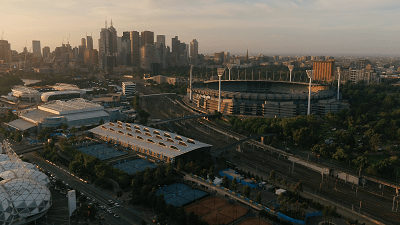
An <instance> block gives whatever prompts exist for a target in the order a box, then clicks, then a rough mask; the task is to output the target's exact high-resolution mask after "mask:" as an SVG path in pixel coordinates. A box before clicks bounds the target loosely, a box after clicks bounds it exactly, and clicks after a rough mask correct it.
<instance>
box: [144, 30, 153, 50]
mask: <svg viewBox="0 0 400 225" xmlns="http://www.w3.org/2000/svg"><path fill="white" fill-rule="evenodd" d="M141 37H142V46H146V44H151V45H154V32H152V31H147V30H146V31H142V35H141Z"/></svg>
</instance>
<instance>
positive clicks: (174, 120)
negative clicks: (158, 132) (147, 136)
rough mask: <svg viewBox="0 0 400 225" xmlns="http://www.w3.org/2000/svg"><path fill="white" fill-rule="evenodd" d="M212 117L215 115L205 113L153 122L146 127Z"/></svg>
mask: <svg viewBox="0 0 400 225" xmlns="http://www.w3.org/2000/svg"><path fill="white" fill-rule="evenodd" d="M210 116H215V114H205V113H204V114H198V115H190V116H183V117H177V118H173V119H167V120H161V121H153V122H150V123H148V124H147V125H146V126H150V125H158V124H164V123H170V122H177V121H181V120H188V119H195V118H201V117H210Z"/></svg>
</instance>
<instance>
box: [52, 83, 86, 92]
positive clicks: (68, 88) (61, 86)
mask: <svg viewBox="0 0 400 225" xmlns="http://www.w3.org/2000/svg"><path fill="white" fill-rule="evenodd" d="M53 88H54V89H56V90H59V91H71V90H80V89H79V87H78V86H76V85H74V84H66V83H56V84H55V85H54V86H53Z"/></svg>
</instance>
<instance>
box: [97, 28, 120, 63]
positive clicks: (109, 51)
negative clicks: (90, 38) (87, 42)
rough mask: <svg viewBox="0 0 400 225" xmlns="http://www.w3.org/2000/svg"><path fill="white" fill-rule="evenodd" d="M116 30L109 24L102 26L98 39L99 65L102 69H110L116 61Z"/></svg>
mask: <svg viewBox="0 0 400 225" xmlns="http://www.w3.org/2000/svg"><path fill="white" fill-rule="evenodd" d="M117 50H118V48H117V31H116V30H115V28H114V27H113V24H112V20H111V26H110V27H109V28H107V22H106V27H105V28H102V29H101V31H100V39H99V67H100V68H101V69H102V70H103V71H111V70H112V69H113V68H114V67H115V66H116V62H117Z"/></svg>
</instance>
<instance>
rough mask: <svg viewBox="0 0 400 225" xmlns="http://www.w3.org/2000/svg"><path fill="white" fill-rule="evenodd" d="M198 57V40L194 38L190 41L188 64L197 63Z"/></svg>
mask: <svg viewBox="0 0 400 225" xmlns="http://www.w3.org/2000/svg"><path fill="white" fill-rule="evenodd" d="M198 57H199V42H197V40H196V39H193V41H191V42H190V64H192V65H197V63H198Z"/></svg>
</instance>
